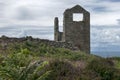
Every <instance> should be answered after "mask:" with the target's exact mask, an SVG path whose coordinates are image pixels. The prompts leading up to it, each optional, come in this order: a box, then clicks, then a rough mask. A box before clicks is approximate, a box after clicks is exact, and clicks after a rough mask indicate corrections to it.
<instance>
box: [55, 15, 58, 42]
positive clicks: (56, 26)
mask: <svg viewBox="0 0 120 80" xmlns="http://www.w3.org/2000/svg"><path fill="white" fill-rule="evenodd" d="M58 37H59V20H58V17H55V19H54V40H55V41H58V39H59V38H58Z"/></svg>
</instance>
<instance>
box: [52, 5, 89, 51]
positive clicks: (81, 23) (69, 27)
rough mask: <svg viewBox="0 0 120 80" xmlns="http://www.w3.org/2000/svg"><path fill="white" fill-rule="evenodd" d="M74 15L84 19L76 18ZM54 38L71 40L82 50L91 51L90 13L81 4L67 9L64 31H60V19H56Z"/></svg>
mask: <svg viewBox="0 0 120 80" xmlns="http://www.w3.org/2000/svg"><path fill="white" fill-rule="evenodd" d="M74 15H82V16H83V17H82V19H79V18H80V17H77V18H78V19H79V20H74ZM54 40H55V41H57V42H59V41H60V42H70V43H72V44H73V45H75V46H76V47H78V48H79V49H80V50H81V51H83V52H85V53H90V13H89V12H88V11H86V10H85V9H84V8H82V7H81V6H79V5H76V6H74V7H72V8H71V9H66V10H65V12H64V17H63V32H60V31H59V20H58V18H57V17H55V20H54Z"/></svg>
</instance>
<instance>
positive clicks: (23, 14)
mask: <svg viewBox="0 0 120 80" xmlns="http://www.w3.org/2000/svg"><path fill="white" fill-rule="evenodd" d="M15 18H16V19H19V20H33V19H34V18H35V16H34V15H33V14H32V11H30V10H29V9H28V8H26V7H20V8H18V9H17V11H16V16H15Z"/></svg>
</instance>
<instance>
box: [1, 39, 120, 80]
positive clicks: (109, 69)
mask: <svg viewBox="0 0 120 80" xmlns="http://www.w3.org/2000/svg"><path fill="white" fill-rule="evenodd" d="M0 53H1V54H0V80H120V58H119V57H114V58H101V57H99V56H95V55H92V54H90V55H89V54H85V53H83V52H80V51H71V50H68V49H64V48H55V47H51V46H48V45H46V44H43V43H39V42H36V41H29V40H26V41H24V42H21V43H17V42H14V43H9V44H8V45H7V47H6V49H3V47H2V46H1V45H0Z"/></svg>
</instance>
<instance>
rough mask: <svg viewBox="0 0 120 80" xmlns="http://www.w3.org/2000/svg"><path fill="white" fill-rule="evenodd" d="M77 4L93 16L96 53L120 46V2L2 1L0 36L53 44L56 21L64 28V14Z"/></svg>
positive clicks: (67, 0) (62, 0)
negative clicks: (104, 48) (102, 48)
mask: <svg viewBox="0 0 120 80" xmlns="http://www.w3.org/2000/svg"><path fill="white" fill-rule="evenodd" d="M76 4H79V5H81V6H82V7H84V8H85V9H86V10H87V11H89V12H90V14H91V44H92V47H93V48H92V49H93V50H94V47H95V49H96V47H98V46H101V47H103V46H104V47H105V46H106V47H108V46H110V45H111V46H119V45H120V0H0V35H3V34H4V35H8V36H12V37H14V36H16V37H21V36H24V35H32V36H35V37H40V38H47V39H52V40H53V21H54V17H56V16H58V17H59V21H60V26H62V25H63V23H62V22H63V12H64V10H65V9H66V8H71V7H73V6H75V5H76ZM102 44H104V45H102ZM105 44H106V45H105ZM117 48H118V47H117ZM115 50H116V49H115ZM117 50H120V47H119V48H118V49H117Z"/></svg>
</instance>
